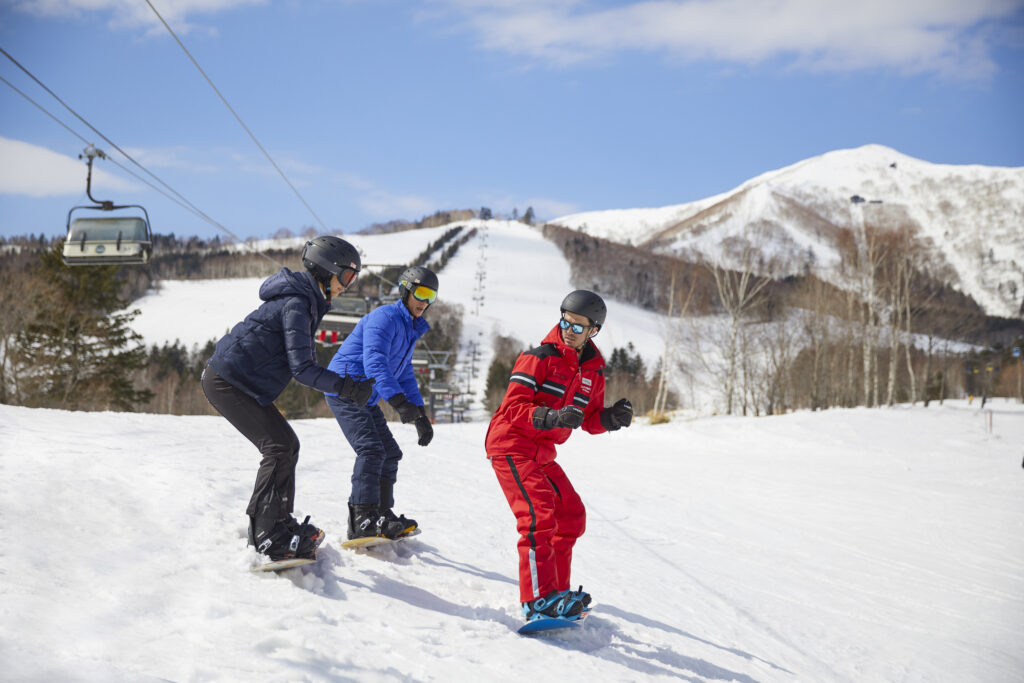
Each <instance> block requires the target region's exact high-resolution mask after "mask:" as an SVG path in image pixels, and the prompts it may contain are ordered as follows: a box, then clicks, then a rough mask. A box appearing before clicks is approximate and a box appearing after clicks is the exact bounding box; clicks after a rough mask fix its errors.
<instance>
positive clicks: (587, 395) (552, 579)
mask: <svg viewBox="0 0 1024 683" xmlns="http://www.w3.org/2000/svg"><path fill="white" fill-rule="evenodd" d="M561 312H562V318H561V320H560V321H559V322H558V324H557V325H555V327H554V328H552V330H551V331H550V332H548V334H547V336H546V337H544V339H543V341H542V342H541V345H540V346H538V347H536V348H534V349H531V350H529V351H526V352H524V353H522V354H520V355H519V358H518V359H517V360H516V362H515V365H514V367H513V368H512V374H511V377H510V378H509V384H508V389H507V390H506V391H505V397H504V399H503V400H502V402H501V406H500V407H499V408H498V410H497V412H495V414H494V417H493V418H491V423H490V426H489V427H488V430H487V438H486V441H485V447H486V450H487V457H488V458H489V459H490V461H491V466H492V467H493V468H494V473H495V474H496V475H497V477H498V483H499V484H500V485H501V489H502V491H503V492H504V493H505V498H506V499H507V500H508V504H509V506H510V507H511V508H512V513H513V514H514V515H515V516H516V527H517V528H518V530H519V543H518V548H519V594H520V601H521V603H522V606H523V614H524V616H525V617H526V618H527V620H533V619H538V618H542V617H553V616H554V617H562V618H568V619H578V618H580V616H582V614H583V613H585V612H586V611H587V609H588V605H589V603H590V596H589V595H588V594H587V593H584V592H583V589H582V586H581V587H580V589H579V590H577V591H571V590H570V589H569V585H570V584H569V580H570V577H569V574H570V568H571V565H572V551H573V546H574V545H575V544H576V539H578V538H579V537H580V536H582V535H583V532H584V531H585V530H586V509H585V508H584V506H583V501H581V500H580V497H579V495H578V494H577V493H576V490H575V489H574V488H573V486H572V483H570V481H569V479H568V477H567V476H566V475H565V472H564V471H563V470H562V468H561V467H560V466H559V465H558V464H557V463H556V462H555V457H556V455H557V453H556V450H555V447H556V446H557V445H558V444H561V443H564V442H565V440H566V439H568V438H569V435H570V434H571V433H572V430H573V429H576V428H577V427H583V429H584V431H587V432H589V433H591V434H602V433H604V432H608V431H615V430H617V429H620V428H622V427H628V426H629V425H630V423H631V422H632V418H633V407H632V405H630V402H629V400H628V399H625V398H622V399H619V401H618V402H616V403H615V404H614V405H613V406H611V407H608V408H605V407H604V375H603V369H604V365H605V363H604V358H603V357H602V356H601V352H600V351H598V349H597V346H596V345H595V344H594V342H593V341H592V340H591V337H593V336H594V335H596V334H597V332H598V331H599V330H600V328H601V326H602V325H603V324H604V320H605V314H606V312H607V309H606V307H605V303H604V301H603V300H602V299H601V297H600V296H598V295H597V294H595V293H594V292H590V291H587V290H576V291H574V292H571V293H570V294H569V295H568V296H566V297H565V300H563V302H562V306H561Z"/></svg>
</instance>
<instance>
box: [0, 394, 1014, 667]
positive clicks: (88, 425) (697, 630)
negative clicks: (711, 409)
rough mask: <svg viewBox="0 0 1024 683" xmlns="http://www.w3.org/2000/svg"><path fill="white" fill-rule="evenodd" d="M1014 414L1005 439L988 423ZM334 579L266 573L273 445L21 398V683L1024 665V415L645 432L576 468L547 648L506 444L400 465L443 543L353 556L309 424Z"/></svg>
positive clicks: (954, 407) (713, 424)
mask: <svg viewBox="0 0 1024 683" xmlns="http://www.w3.org/2000/svg"><path fill="white" fill-rule="evenodd" d="M990 409H991V420H992V431H991V432H989V426H988V425H989V418H990V414H989V410H990ZM294 426H295V430H296V432H297V434H298V436H299V438H300V439H301V442H302V453H301V457H300V460H299V468H298V491H297V506H296V513H297V514H298V515H300V517H301V516H304V515H306V514H312V515H313V519H314V521H316V522H317V524H319V525H320V526H322V527H323V528H324V529H325V530H326V532H327V534H328V537H327V540H326V542H325V545H324V546H322V547H321V550H320V562H319V563H318V564H315V565H310V566H307V567H300V568H296V569H292V570H288V571H285V572H282V573H281V574H279V575H274V574H253V573H251V572H249V567H250V565H251V564H252V563H253V562H255V561H256V559H257V558H256V555H255V554H254V552H253V551H252V550H251V549H249V548H247V547H246V544H245V517H244V507H245V503H246V501H247V500H248V497H249V494H250V492H251V488H252V481H253V478H254V476H255V471H256V464H257V456H256V453H255V451H254V449H253V448H252V447H251V446H250V445H249V443H248V442H246V441H245V440H244V439H243V438H242V437H241V436H239V435H238V434H237V433H235V432H234V431H233V430H232V428H231V427H230V426H229V425H228V424H227V422H226V421H224V420H223V419H221V418H218V417H205V416H204V417H175V416H165V415H140V414H115V413H70V412H60V411H53V410H32V409H28V408H20V407H11V406H0V453H2V456H0V519H2V524H3V537H4V544H3V547H2V549H0V575H2V582H0V633H2V634H3V636H2V638H0V667H2V670H3V671H4V674H3V678H4V679H5V680H11V681H55V680H73V681H145V680H172V681H213V680H217V681H221V680H223V681H242V680H244V681H284V680H288V681H306V680H308V681H334V680H355V681H471V680H474V681H475V680H488V681H522V680H566V681H579V680H591V681H597V680H600V681H637V680H658V679H664V680H687V681H729V680H735V681H743V682H747V683H749V682H751V681H759V682H767V681H801V682H803V681H815V682H819V681H856V682H867V681H876V682H878V683H882V682H886V683H888V682H890V681H920V682H925V681H927V682H928V683H935V682H943V681H947V682H949V683H963V682H964V681H977V682H979V683H982V682H983V683H1013V682H1015V681H1019V680H1020V673H1021V671H1024V651H1022V649H1021V647H1020V643H1021V638H1022V636H1024V470H1022V469H1021V460H1022V457H1024V446H1022V444H1024V408H1022V407H1021V406H1019V405H1016V404H1014V403H1009V402H1003V401H998V402H994V403H989V404H988V405H987V406H986V408H985V410H980V409H979V408H978V406H977V404H976V403H975V404H974V405H968V403H967V402H966V401H947V402H946V404H945V405H943V406H938V405H934V404H933V405H932V406H931V407H929V408H927V409H925V408H922V407H920V406H919V407H917V408H910V407H906V406H900V407H897V408H894V409H881V410H868V409H853V410H832V411H825V412H819V413H795V414H790V415H785V416H778V417H769V418H742V417H707V418H701V419H696V420H690V421H682V420H681V421H678V422H672V423H669V424H663V425H646V424H643V421H639V424H636V425H635V426H633V427H631V428H630V429H628V430H624V431H620V432H618V433H615V434H610V435H605V436H601V437H596V436H595V437H591V436H589V435H586V434H578V435H574V436H573V438H571V439H570V440H569V442H568V443H567V444H566V446H565V447H564V448H563V450H562V453H561V454H560V455H559V462H560V463H561V464H562V465H563V467H564V468H565V469H566V471H567V472H568V473H569V476H570V477H571V478H572V480H573V482H574V484H575V486H576V488H577V489H578V490H579V492H580V494H581V495H582V497H583V500H584V502H585V503H586V505H587V506H588V510H589V514H588V521H587V527H588V528H587V533H586V534H585V535H584V536H583V538H582V539H580V542H579V544H578V545H577V547H576V553H575V560H574V564H573V581H574V583H576V584H579V583H582V584H583V586H584V587H585V588H586V589H587V590H588V591H590V592H591V593H592V594H593V595H594V600H595V603H596V604H595V607H594V612H593V613H592V614H591V615H590V617H589V618H588V619H587V621H586V623H585V624H584V626H583V627H582V628H580V629H572V630H571V631H563V632H561V633H559V634H558V635H551V636H540V637H532V638H524V637H523V636H520V635H518V634H517V633H516V632H515V629H517V628H518V627H519V626H520V625H521V624H522V623H523V622H522V618H521V616H520V614H519V607H518V604H517V600H518V594H517V587H516V583H515V580H516V554H515V543H516V532H515V527H514V520H513V517H512V514H511V513H510V512H509V510H508V506H507V504H506V503H505V500H504V498H503V497H502V494H501V492H500V490H499V489H498V485H497V483H496V482H495V480H494V475H493V473H492V472H491V469H490V467H489V465H488V462H487V460H486V459H485V457H484V454H483V448H482V442H483V437H484V430H485V428H486V425H485V424H484V423H464V424H455V425H446V424H439V425H437V427H436V436H435V438H434V442H433V443H432V444H431V445H430V446H429V447H428V448H419V447H418V446H417V445H416V444H415V432H414V430H413V429H412V428H411V427H408V426H396V428H395V432H396V436H397V438H398V441H399V443H400V445H401V446H402V448H403V449H404V451H405V459H404V460H403V463H402V469H401V470H400V475H399V476H400V480H399V482H398V485H397V486H396V489H395V491H396V497H397V498H398V500H399V501H400V510H401V511H404V512H406V513H409V514H411V515H412V516H415V517H416V519H417V520H418V521H419V522H420V524H421V526H422V528H423V530H424V531H423V534H422V535H421V536H419V537H418V538H417V539H410V540H408V541H406V542H405V543H403V544H400V545H397V546H394V548H393V550H383V551H381V552H375V551H368V552H365V553H356V552H352V551H345V550H341V549H339V547H338V542H339V540H340V539H341V535H342V534H343V532H344V529H345V515H346V497H347V495H348V491H349V476H350V474H351V469H352V453H351V451H350V450H349V449H348V447H347V446H346V445H345V444H344V442H343V440H342V437H341V433H340V430H339V429H338V427H337V425H336V424H335V423H334V421H333V420H329V419H318V420H300V421H296V422H294Z"/></svg>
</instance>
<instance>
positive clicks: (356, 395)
mask: <svg viewBox="0 0 1024 683" xmlns="http://www.w3.org/2000/svg"><path fill="white" fill-rule="evenodd" d="M376 381H377V380H375V379H361V380H360V379H353V378H352V377H349V376H348V375H346V376H344V377H339V378H338V381H337V382H335V384H334V393H336V394H337V395H338V396H341V397H342V398H347V399H349V400H350V401H353V402H354V403H355V404H356V405H360V406H361V405H365V404H366V402H367V401H369V400H370V396H371V394H373V383H374V382H376Z"/></svg>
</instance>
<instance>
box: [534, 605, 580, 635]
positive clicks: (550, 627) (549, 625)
mask: <svg viewBox="0 0 1024 683" xmlns="http://www.w3.org/2000/svg"><path fill="white" fill-rule="evenodd" d="M588 614H590V610H587V611H586V612H583V613H582V614H581V615H580V618H579V619H572V620H570V619H563V618H562V617H542V618H540V619H534V620H533V621H528V622H526V623H525V624H523V625H522V626H521V627H519V631H518V633H520V634H521V635H524V636H528V635H532V634H534V633H543V632H544V631H554V630H558V629H563V628H579V627H580V626H582V625H583V620H584V619H586V618H587V615H588Z"/></svg>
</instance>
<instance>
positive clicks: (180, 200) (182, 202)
mask: <svg viewBox="0 0 1024 683" xmlns="http://www.w3.org/2000/svg"><path fill="white" fill-rule="evenodd" d="M0 53H3V55H4V56H5V57H7V59H9V60H10V61H11V62H13V63H14V64H15V65H16V66H17V67H18V68H19V69H21V70H22V71H24V72H25V73H26V74H27V75H28V76H29V77H30V78H31V79H32V80H33V81H35V82H36V83H37V84H38V85H39V86H40V87H41V88H43V90H45V91H46V92H47V93H49V94H50V95H51V96H52V97H53V98H54V99H55V100H57V101H58V102H60V103H61V104H62V105H63V106H64V108H65V109H67V110H68V111H69V112H71V113H72V114H73V115H74V116H75V117H76V118H78V120H80V121H81V122H82V123H84V124H85V125H86V126H88V127H89V128H90V129H91V130H92V131H93V132H94V133H96V134H97V135H99V136H100V137H101V138H103V139H104V140H105V141H106V142H107V143H108V144H110V145H111V146H112V147H113V148H114V149H116V150H117V151H118V152H120V153H121V154H123V155H124V156H125V158H126V159H128V160H129V161H131V162H132V163H133V164H135V165H136V166H138V167H139V168H140V169H142V170H143V171H145V172H146V173H147V174H149V175H150V176H151V177H152V178H154V179H155V180H156V181H157V182H159V183H160V184H161V185H163V186H164V187H166V188H167V189H168V190H170V191H171V192H173V193H174V195H176V197H172V196H171V195H169V194H167V192H165V191H163V190H162V189H160V188H159V187H157V186H156V185H153V184H152V183H151V182H149V181H148V180H146V179H145V178H143V177H142V176H140V175H139V174H137V173H135V172H134V171H132V170H130V169H129V168H128V167H126V166H124V165H123V164H121V163H119V162H118V161H117V160H116V159H114V158H112V157H110V156H108V155H103V156H104V158H105V159H106V160H107V161H110V162H111V163H113V164H114V165H115V166H117V167H118V168H120V169H121V170H122V171H124V172H126V173H128V174H129V175H131V176H133V177H134V178H136V179H137V180H139V181H140V182H142V183H144V184H145V185H148V186H149V187H150V188H152V189H154V190H156V191H157V192H159V193H160V194H162V195H163V196H165V197H167V198H168V199H170V200H171V201H172V202H174V203H175V204H177V205H178V206H180V207H182V208H183V209H185V210H187V211H191V212H192V213H193V214H195V215H196V216H198V217H199V218H201V219H203V220H204V221H206V222H207V223H209V224H210V225H212V226H213V227H215V228H217V229H219V230H221V231H223V232H224V233H226V234H227V235H229V236H230V237H232V238H233V239H234V240H236V241H237V242H239V243H240V244H245V241H244V240H243V239H242V238H241V237H239V236H238V235H236V234H235V233H233V232H231V230H229V229H228V228H226V227H225V226H223V225H221V224H220V223H218V222H217V221H215V220H214V219H213V218H210V217H209V216H207V215H206V214H205V213H204V212H203V211H202V210H200V209H199V208H198V207H197V206H196V205H195V204H193V203H192V202H190V201H189V200H188V199H186V198H185V197H184V196H183V195H182V194H181V193H180V192H178V191H177V190H175V189H174V188H173V187H171V186H170V185H168V184H167V183H165V182H164V181H163V180H161V179H160V178H158V177H157V176H156V175H155V174H154V173H152V172H151V171H150V170H149V169H147V168H146V167H145V166H143V165H142V164H140V163H139V162H138V161H136V160H135V159H133V158H132V157H131V156H129V155H128V154H127V153H126V152H125V151H124V150H123V149H121V148H120V147H118V146H117V144H115V143H114V142H113V141H111V140H110V139H109V138H108V137H107V136H106V135H104V134H103V133H101V132H100V131H98V130H96V128H95V127H94V126H93V125H92V124H91V123H89V122H88V121H86V120H85V119H84V118H83V117H82V116H81V115H80V114H78V112H76V111H75V110H74V109H72V108H71V107H70V106H68V105H67V103H65V102H64V100H62V99H61V98H60V97H58V96H57V94H56V93H54V92H53V91H52V90H50V89H49V88H48V87H46V85H45V84H44V83H43V82H42V81H40V80H39V79H38V78H36V77H35V75H33V74H32V72H30V71H29V70H28V69H26V68H25V67H24V66H22V65H21V64H20V63H19V62H18V61H17V60H16V59H14V57H12V56H11V55H10V53H8V52H7V51H6V50H4V49H3V48H2V47H0ZM0 81H3V82H4V83H5V84H6V85H7V86H8V87H10V88H11V89H12V90H14V92H16V93H18V94H19V95H21V96H22V97H23V98H25V99H26V100H27V101H28V102H30V103H31V104H32V105H34V106H35V107H36V108H38V109H39V110H40V111H42V112H43V113H44V114H46V115H47V116H49V117H50V118H51V119H53V120H54V121H56V122H57V123H59V124H60V125H61V126H63V127H64V128H65V129H66V130H67V131H68V132H70V133H71V134H72V135H74V136H75V137H76V138H78V139H79V140H81V141H82V142H84V143H85V144H87V145H92V143H91V142H90V141H89V140H87V139H86V138H84V137H82V135H80V134H79V133H78V132H77V131H75V130H74V129H73V128H71V127H70V126H69V125H67V124H66V123H64V122H63V121H61V120H60V119H59V118H57V116H56V115H54V114H53V113H52V112H50V111H49V110H47V109H46V108H45V107H44V106H43V105H41V104H39V103H38V102H36V101H35V100H33V99H32V98H31V97H30V96H29V95H27V94H26V93H24V92H23V91H21V90H20V89H19V88H17V87H16V86H15V85H14V84H13V83H11V82H10V81H8V80H7V79H6V78H4V77H2V76H0ZM254 251H255V250H254ZM255 253H256V254H258V255H259V256H262V257H263V258H265V259H267V260H268V261H270V262H271V263H273V264H274V265H276V266H277V267H278V268H283V267H284V265H283V264H281V263H280V262H279V261H277V260H276V259H274V258H273V257H271V256H269V255H267V254H265V253H263V252H261V251H255Z"/></svg>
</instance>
